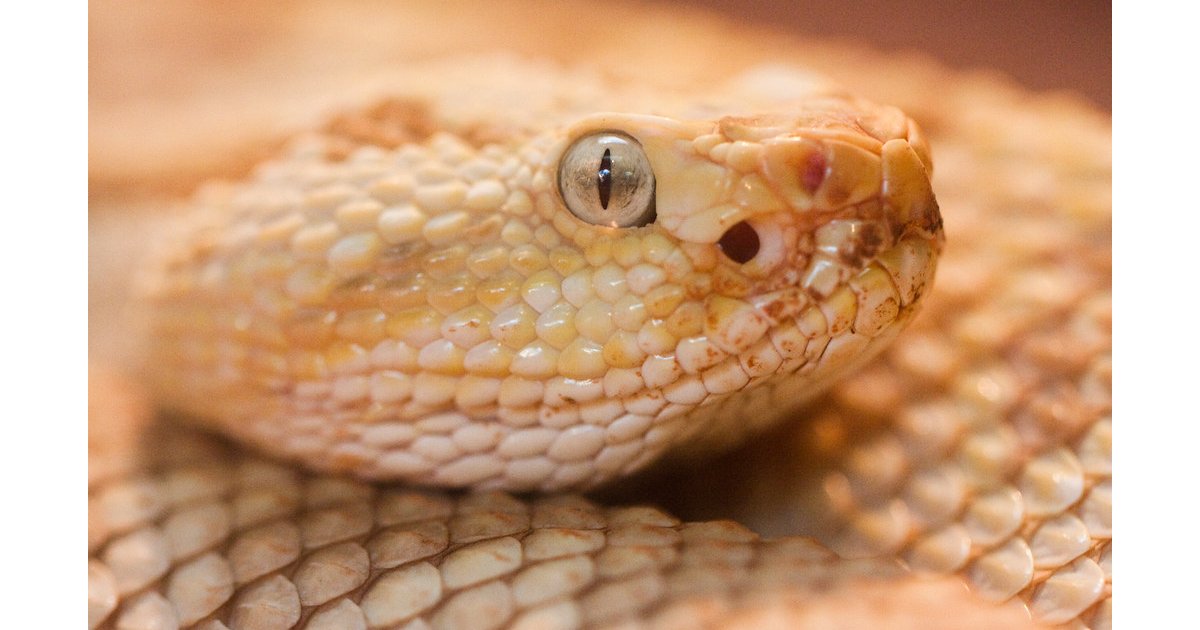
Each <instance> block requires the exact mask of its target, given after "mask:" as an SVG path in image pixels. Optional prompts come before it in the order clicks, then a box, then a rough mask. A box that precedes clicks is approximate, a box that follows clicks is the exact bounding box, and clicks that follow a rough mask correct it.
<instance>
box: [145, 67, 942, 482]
mask: <svg viewBox="0 0 1200 630" xmlns="http://www.w3.org/2000/svg"><path fill="white" fill-rule="evenodd" d="M451 67H453V68H454V69H455V70H456V71H457V72H460V73H462V74H464V75H466V76H489V75H499V76H505V77H506V80H505V81H504V82H503V83H502V84H499V85H483V86H478V87H476V88H475V89H474V90H471V91H470V92H469V93H468V94H463V93H461V92H460V90H462V89H463V86H464V84H463V83H462V82H457V83H451V82H447V81H444V80H443V81H441V82H437V83H434V82H433V80H432V79H429V80H418V82H419V83H420V84H422V85H425V86H427V87H426V89H427V90H428V91H430V92H431V94H430V95H429V96H428V97H424V98H422V99H419V100H418V99H415V98H413V97H408V99H407V100H406V99H404V98H401V99H397V100H389V101H387V102H384V103H383V104H381V105H377V106H374V107H372V108H370V109H368V110H367V111H365V112H362V113H356V114H350V115H347V116H344V117H342V118H341V119H339V120H337V121H335V122H334V123H333V124H332V125H331V128H330V130H329V131H328V132H327V133H326V134H324V135H318V136H315V137H312V138H307V139H304V140H301V141H298V142H296V143H295V146H294V147H293V148H292V149H291V150H290V151H289V152H288V154H287V155H286V156H285V157H283V158H282V159H280V160H277V161H274V162H271V163H268V164H265V165H263V166H261V167H260V168H259V169H258V172H257V175H256V177H255V178H254V179H252V180H251V181H250V182H248V183H247V184H245V185H242V186H236V187H231V188H230V189H228V190H222V191H211V192H210V193H209V194H208V195H206V196H205V198H204V199H203V200H202V201H201V203H200V205H201V207H200V208H199V212H198V213H197V217H196V218H191V217H189V218H188V219H187V221H188V224H187V225H186V227H185V234H184V235H183V237H182V238H181V240H180V241H179V242H177V243H175V242H172V243H168V244H167V245H166V247H165V248H164V249H165V251H164V252H163V253H162V254H161V257H162V258H163V259H164V260H165V261H166V262H165V263H164V264H163V265H162V267H163V269H162V272H161V275H159V276H157V277H154V278H151V279H150V280H149V281H148V285H149V286H148V289H147V292H148V294H149V295H148V298H147V301H148V302H149V304H148V305H147V306H146V308H147V309H148V310H149V311H150V315H151V319H152V321H151V322H150V327H151V329H152V335H153V336H152V338H151V348H152V350H153V355H152V358H151V364H152V365H153V366H154V369H153V370H152V371H150V372H149V376H150V377H151V378H152V379H153V380H154V381H155V383H156V385H157V395H158V398H159V399H160V400H163V401H165V403H166V404H168V405H172V406H174V407H176V408H179V409H182V410H184V411H187V412H188V413H190V414H192V415H194V416H197V417H200V418H204V419H207V420H209V421H211V422H212V423H214V425H216V426H219V427H220V428H221V430H222V431H225V432H227V433H229V434H232V435H235V436H237V437H238V438H239V439H241V440H244V441H246V442H249V443H252V444H255V445H256V446H258V447H259V448H262V449H264V450H266V451H268V452H272V453H276V454H279V455H282V456H286V457H289V458H292V459H295V460H298V461H301V462H303V463H305V464H306V465H309V466H313V467H317V468H321V469H324V470H333V471H340V472H348V473H353V474H355V475H358V476H362V477H367V478H375V479H391V480H402V481H409V482H415V483H420V484H425V485H429V484H433V485H441V486H452V487H473V488H477V489H486V488H500V489H505V490H541V491H554V490H561V489H564V488H578V487H589V486H593V485H596V484H597V483H601V482H604V481H608V480H610V479H612V478H614V477H617V476H622V475H628V474H630V473H632V472H634V471H637V470H639V469H641V468H643V467H644V466H645V465H646V464H648V463H650V462H651V461H654V460H655V459H657V458H658V457H659V456H660V455H661V454H662V453H663V452H664V451H665V450H667V449H669V448H672V447H674V448H678V447H679V445H681V444H685V443H688V442H697V441H699V442H702V443H703V444H702V447H704V448H713V447H715V446H717V445H721V446H724V445H728V444H730V443H734V442H736V441H738V440H740V439H741V438H742V437H744V435H745V434H746V433H747V432H749V431H753V430H756V429H760V428H762V427H764V426H769V425H770V424H772V423H773V422H775V421H776V420H778V419H779V418H782V417H784V416H785V415H786V414H787V413H789V412H790V411H791V410H793V409H794V408H795V407H796V406H797V405H798V404H799V403H801V402H803V401H805V400H808V399H811V398H812V397H813V396H814V395H816V394H817V393H819V391H820V388H821V387H823V386H825V385H827V384H828V383H830V382H832V381H833V380H834V379H836V378H839V377H840V376H841V375H843V374H846V373H848V372H850V371H852V370H853V369H855V368H857V367H859V366H861V365H862V363H863V362H864V361H866V360H867V359H869V358H870V357H871V356H873V355H874V354H876V353H877V352H878V351H879V350H880V349H881V348H882V346H883V345H884V344H886V343H887V342H888V341H890V340H891V339H892V338H893V337H895V335H896V333H897V332H898V331H899V330H900V328H901V327H902V325H903V324H904V323H906V322H907V321H908V320H909V319H910V317H911V316H912V314H913V313H914V312H915V310H916V308H917V306H918V304H919V300H920V298H921V297H922V296H923V295H924V294H925V293H926V290H927V288H928V286H929V284H930V283H931V280H932V276H933V269H934V265H935V262H936V259H937V253H938V252H939V251H940V248H941V242H942V234H941V216H940V214H939V213H938V208H937V204H936V202H935V201H934V199H933V194H932V191H931V189H930V185H929V175H928V172H927V167H926V164H928V163H929V161H930V159H929V151H928V147H927V146H926V144H925V141H924V138H923V137H922V136H921V133H920V131H919V129H918V128H917V127H916V125H915V124H914V123H913V122H912V121H910V120H908V119H907V118H906V117H905V116H904V115H903V114H902V113H900V112H899V111H898V110H896V109H894V108H887V107H881V106H877V105H874V104H871V103H868V102H866V101H863V100H861V99H855V98H851V97H848V96H843V95H842V94H840V93H838V92H836V91H833V90H831V89H830V88H827V87H824V86H822V85H820V84H817V83H814V82H812V81H811V80H809V79H808V78H807V77H804V76H803V75H782V74H781V73H770V72H759V73H754V72H751V73H747V74H745V75H741V76H737V77H733V78H732V79H731V80H730V81H727V82H725V83H720V84H715V85H713V86H712V90H711V91H710V92H701V93H697V92H694V91H687V92H683V93H672V92H670V91H667V90H661V89H659V90H654V91H653V94H648V93H647V91H646V90H645V88H633V87H625V86H623V85H622V84H621V83H618V82H615V81H610V80H605V79H603V78H601V77H598V76H593V75H589V74H588V73H586V72H583V71H581V70H577V69H571V70H564V71H552V70H548V69H542V68H537V67H534V66H530V65H527V64H521V63H516V62H513V61H511V60H502V59H501V60H488V59H482V60H470V59H468V60H457V61H454V62H452V63H451ZM446 71H447V70H446V68H445V67H436V66H435V67H434V68H433V69H431V71H430V76H431V77H433V76H436V75H439V74H443V73H445V72H446ZM468 85H469V84H468ZM528 85H550V86H553V88H552V89H548V90H547V95H546V102H545V103H539V102H538V99H537V98H536V97H530V96H528V95H525V94H524V92H526V90H525V87H524V86H528ZM429 86H445V87H444V90H445V92H444V93H442V94H438V93H436V92H435V91H434V88H433V87H429ZM519 96H525V98H519ZM512 103H518V104H519V105H518V106H517V107H515V108H514V107H513V106H512V105H511V104H512ZM609 111H612V112H616V113H604V112H609ZM624 111H633V112H638V113H619V112H624ZM592 112H601V113H592ZM711 112H718V115H716V116H713V115H712V114H711ZM606 130H618V131H620V132H623V133H625V134H628V135H629V136H631V137H632V138H634V139H636V140H637V141H638V142H639V143H640V144H641V146H642V148H643V149H644V151H645V154H646V156H647V158H648V160H649V166H650V168H651V169H652V170H653V173H654V177H655V181H654V183H653V188H654V200H655V209H656V220H654V221H653V222H652V223H651V224H649V225H646V226H644V227H628V228H614V227H609V226H607V225H592V224H590V223H587V222H585V221H583V220H581V219H580V218H578V217H576V216H575V215H573V214H572V213H571V211H570V210H568V208H567V207H566V205H565V204H564V201H563V198H562V197H561V196H560V193H559V177H558V176H557V174H558V171H559V164H560V163H561V157H562V155H563V152H564V151H565V150H566V149H567V147H568V146H569V145H570V144H571V143H572V142H574V141H575V140H576V139H578V138H583V137H587V136H589V135H590V134H593V133H596V132H600V131H606ZM423 133H424V134H429V135H428V137H427V138H426V137H421V135H422V134H423ZM393 136H394V137H393ZM585 175H589V174H588V173H585ZM585 181H590V180H585ZM648 185H649V184H648ZM747 226H749V227H747ZM739 229H740V230H742V231H750V232H752V233H753V234H754V235H755V238H757V239H758V242H759V246H758V247H757V253H756V254H754V252H747V258H749V254H754V255H753V257H752V258H749V259H748V260H744V261H743V262H737V261H735V260H733V259H731V257H730V256H729V255H727V254H726V253H723V251H722V246H721V245H720V244H719V242H720V241H721V240H722V239H723V238H725V237H724V236H723V235H725V234H727V233H736V231H737V230H739Z"/></svg>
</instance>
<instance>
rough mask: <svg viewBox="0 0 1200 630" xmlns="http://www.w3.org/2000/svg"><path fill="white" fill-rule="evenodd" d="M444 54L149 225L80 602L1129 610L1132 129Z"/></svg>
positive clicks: (103, 379)
mask: <svg viewBox="0 0 1200 630" xmlns="http://www.w3.org/2000/svg"><path fill="white" fill-rule="evenodd" d="M412 72H413V73H414V74H413V76H414V77H416V78H415V79H414V80H412V81H411V82H409V83H406V84H404V85H396V86H392V90H393V93H392V94H389V95H388V96H386V97H385V98H382V99H379V100H376V101H374V102H372V103H370V104H368V105H366V106H364V107H360V108H357V109H352V110H348V111H346V112H344V113H342V114H340V115H338V116H335V117H333V118H332V119H331V120H329V121H328V122H327V123H325V124H324V125H323V126H321V127H320V128H318V129H317V130H316V131H314V132H311V133H306V134H302V135H300V136H298V137H296V138H294V139H293V140H292V141H290V142H289V143H288V144H287V146H286V147H284V148H283V149H281V151H280V152H279V154H278V155H276V156H274V157H272V158H271V159H269V160H267V161H265V162H264V163H262V164H260V165H259V166H257V167H255V168H254V170H253V172H252V173H250V174H248V175H247V176H246V177H244V178H242V179H241V180H240V181H236V182H233V183H219V184H213V185H209V186H206V187H205V188H203V189H202V190H201V191H200V192H198V193H197V194H196V196H195V197H194V199H193V200H192V201H191V202H189V212H188V213H187V214H186V215H185V216H184V217H182V218H181V219H180V220H179V221H178V223H179V224H178V225H176V226H174V230H173V232H174V235H173V236H172V237H170V238H164V239H163V240H162V242H160V243H155V244H154V245H155V250H156V251H155V253H154V255H153V257H152V261H153V262H151V263H149V264H147V265H146V268H145V269H143V270H142V272H141V273H140V275H139V277H138V278H137V286H138V294H139V296H138V299H137V305H136V307H135V310H136V312H137V315H138V316H139V318H140V320H141V321H140V324H141V329H142V330H143V331H144V334H145V339H146V341H145V357H146V358H145V360H144V363H143V364H142V365H143V369H142V371H141V372H140V373H139V376H137V378H136V380H135V381H134V380H129V379H127V378H125V377H123V376H120V375H114V374H113V373H111V372H110V371H108V370H105V369H103V368H100V367H97V368H94V369H93V370H92V376H91V379H90V381H91V382H90V384H89V389H90V391H91V394H90V403H89V509H88V519H89V522H88V548H89V560H88V627H89V628H174V627H196V628H209V629H214V628H294V627H307V628H497V627H514V628H580V627H621V628H625V627H653V628H658V627H681V628H682V627H688V628H690V627H862V626H874V625H879V624H882V623H887V624H889V625H896V627H918V625H919V626H921V627H930V626H933V627H939V626H938V624H939V623H941V624H944V627H962V626H963V625H969V626H972V627H975V626H978V627H1018V626H1021V625H1022V624H1025V625H1029V624H1066V625H1068V626H1070V627H1092V628H1106V627H1109V626H1110V625H1111V614H1112V612H1111V611H1112V603H1111V602H1112V600H1111V591H1112V586H1111V584H1112V575H1111V573H1112V569H1111V564H1112V560H1111V557H1112V541H1111V538H1112V535H1111V493H1112V491H1111V434H1112V422H1111V370H1112V360H1111V295H1110V286H1111V254H1110V245H1109V243H1110V240H1111V235H1110V232H1111V228H1110V212H1111V211H1110V205H1111V202H1110V200H1109V196H1108V190H1107V187H1108V183H1109V181H1110V178H1111V165H1110V161H1111V158H1110V151H1109V150H1108V149H1109V147H1108V145H1107V143H1108V136H1107V133H1108V132H1107V127H1106V126H1105V125H1106V121H1104V120H1102V119H1101V120H1097V116H1095V115H1092V113H1091V112H1090V110H1088V108H1086V107H1085V106H1080V105H1078V104H1076V103H1073V102H1061V101H1055V100H1049V101H1047V100H1041V99H1037V98H1034V97H1031V96H1029V95H1027V94H1025V93H1024V92H1021V91H1019V90H1006V89H1003V88H999V87H997V86H994V85H988V84H985V85H984V86H983V87H980V86H979V85H975V84H970V83H969V82H964V85H963V87H961V88H959V91H958V92H957V93H952V94H943V95H940V96H941V98H940V99H938V102H937V103H936V104H935V105H929V106H928V107H927V108H926V109H924V110H923V112H922V113H924V114H925V116H926V119H925V120H923V121H922V123H920V124H918V122H916V121H915V120H914V119H912V118H909V116H908V115H906V114H905V113H903V112H902V111H901V110H899V109H897V108H895V107H890V106H882V105H877V104H875V103H873V102H872V101H868V100H866V99H863V98H860V97H856V96H853V95H852V94H850V93H849V92H847V91H845V90H843V89H842V88H839V87H836V86H835V85H832V84H830V83H829V82H827V81H825V80H823V79H820V78H818V77H816V76H814V75H813V74H811V73H809V72H806V71H803V70H798V69H796V68H792V67H788V66H782V65H769V66H760V67H755V68H751V69H746V70H744V71H741V72H738V73H733V74H730V75H729V76H727V77H725V79H724V80H721V81H709V82H706V84H705V85H703V86H696V85H689V86H683V87H681V86H679V85H672V84H667V83H665V82H664V83H660V84H656V83H654V82H650V81H631V80H622V78H621V77H620V76H614V75H612V74H606V73H604V72H597V71H594V70H589V69H587V68H582V67H577V66H576V67H571V66H565V65H560V64H556V63H543V62H538V61H530V60H526V59H522V58H516V57H510V56H500V57H492V56H485V57H468V58H453V59H449V60H445V61H442V62H430V63H428V64H427V65H425V66H424V67H422V68H417V69H414V70H413V71H412ZM925 98H926V99H928V98H929V97H928V96H926V97H925ZM1101 118H1102V117H1101ZM935 155H936V160H935V159H934V156H935ZM935 163H936V165H937V170H936V172H937V175H936V177H935V176H934V172H935V171H934V165H935ZM935 190H936V191H937V192H936V195H935ZM943 218H944V225H943ZM935 270H936V281H935ZM159 410H161V411H159ZM722 453H725V454H724V455H722ZM652 466H653V470H651V471H649V472H648V473H646V472H639V471H642V469H645V468H647V467H652ZM630 475H634V478H633V479H625V478H626V477H628V476H630ZM597 487H603V488H606V489H602V490H601V491H600V492H599V493H598V494H597V493H595V492H593V493H590V494H580V492H581V491H589V490H592V489H594V488H597ZM606 493H609V494H606ZM622 493H624V496H623V495H622ZM627 496H632V497H633V498H634V500H633V501H632V502H628V503H627V502H625V499H626V497H627ZM662 504H673V505H675V506H676V507H675V511H678V512H684V513H687V514H689V517H688V518H680V517H678V516H675V515H674V514H672V512H671V511H668V510H665V509H663V508H661V507H658V505H662ZM697 506H699V507H697ZM708 514H713V515H715V516H716V517H717V518H715V519H714V520H700V519H699V518H691V515H699V516H705V515H708ZM735 516H741V517H742V519H741V520H743V521H744V522H742V523H739V522H737V521H735V520H732V517H735ZM963 585H966V586H967V588H965V589H964V588H963ZM905 623H908V624H910V625H908V626H905V625H904V624H905ZM897 624H898V625H897Z"/></svg>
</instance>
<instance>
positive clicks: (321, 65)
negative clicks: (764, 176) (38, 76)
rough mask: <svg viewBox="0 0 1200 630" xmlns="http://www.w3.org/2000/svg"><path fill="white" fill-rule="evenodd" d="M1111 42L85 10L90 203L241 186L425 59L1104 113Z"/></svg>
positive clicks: (708, 11)
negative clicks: (932, 85) (293, 135)
mask: <svg viewBox="0 0 1200 630" xmlns="http://www.w3.org/2000/svg"><path fill="white" fill-rule="evenodd" d="M1111 42H1112V18H1111V5H1110V4H1109V3H1107V2H1102V1H1097V0H1059V1H1056V2H1044V1H1039V0H1009V1H1008V2H982V1H980V2H962V1H954V0H924V1H918V0H893V1H875V2H827V1H813V0H801V1H788V0H756V1H749V2H738V1H736V0H699V1H698V2H680V1H678V0H675V1H671V0H652V1H651V0H642V1H641V2H632V1H623V0H606V1H605V2H579V1H576V0H559V1H556V2H540V1H534V0H504V1H494V2H486V3H478V2H466V1H462V0H437V1H435V0H402V1H393V0H289V1H287V2H280V1H277V0H240V1H234V2H221V1H216V0H93V1H92V2H91V3H90V4H89V43H88V65H89V77H88V92H89V122H90V124H89V147H90V162H91V164H90V168H89V174H90V177H89V183H90V184H91V186H90V194H91V198H92V199H93V200H94V201H95V200H101V199H106V198H117V197H120V198H127V197H128V195H129V194H131V193H140V194H147V193H160V192H171V193H174V194H181V193H184V192H186V191H187V190H190V189H191V188H192V187H194V186H195V184H196V183H197V182H198V181H199V180H201V179H203V178H204V177H206V176H210V175H214V174H215V175H220V174H229V173H236V172H237V169H236V168H235V169H233V170H231V165H234V164H238V165H241V166H243V167H244V164H245V163H246V162H247V161H250V160H256V159H257V158H258V157H261V156H259V155H258V154H255V153H254V152H252V151H248V150H247V147H251V146H254V145H255V144H256V143H257V144H259V145H261V144H263V143H264V142H265V141H266V140H267V139H268V138H273V137H277V136H280V135H281V134H286V133H290V132H291V131H294V130H296V129H299V128H303V127H304V126H307V125H310V124H312V118H313V117H314V116H317V115H319V114H320V115H323V114H327V113H328V111H329V110H330V109H331V108H336V107H337V106H339V105H341V106H345V105H346V104H347V103H350V102H353V101H352V98H351V96H352V94H353V93H354V92H355V90H356V89H358V88H357V86H360V85H361V84H363V83H364V82H365V77H368V76H372V75H377V74H378V73H379V72H381V71H385V70H388V69H395V68H398V67H402V66H403V65H404V64H405V63H408V62H410V61H416V60H420V59H422V58H426V57H432V56H444V55H449V54H457V53H463V52H478V51H491V50H496V49H507V50H511V51H516V52H518V53H521V54H528V55H534V56H539V57H548V58H552V59H558V60H560V61H564V62H567V63H572V64H580V63H581V64H591V65H595V66H601V67H608V66H620V68H621V70H622V71H627V70H631V69H632V70H633V71H635V72H654V71H655V69H656V68H658V69H662V70H663V71H666V72H677V71H678V70H677V69H678V68H680V67H682V66H690V67H692V68H696V69H699V70H700V71H703V70H704V69H705V68H712V69H713V70H714V71H717V70H721V69H726V70H727V69H729V68H730V67H733V66H736V65H738V64H746V63H755V62H761V61H763V60H772V61H774V60H786V61H791V62H796V63H800V64H804V65H809V66H814V67H815V68H816V69H818V70H819V71H821V72H824V73H827V74H830V75H832V76H833V77H834V78H835V79H837V80H839V81H841V82H843V83H849V84H850V87H852V88H853V89H856V90H860V91H863V92H865V93H866V94H867V95H868V96H874V97H876V98H880V99H883V100H891V102H896V101H895V100H894V99H896V98H897V97H895V96H894V95H893V93H894V92H895V90H890V91H889V89H888V88H887V86H886V85H883V87H881V88H880V89H876V86H877V85H881V84H888V83H891V84H898V83H899V82H902V81H919V80H921V79H920V76H918V75H917V74H913V75H912V76H879V75H880V73H879V71H878V69H877V68H878V67H879V66H880V65H882V64H881V63H880V61H881V60H886V61H887V62H889V64H890V62H892V61H893V60H894V59H896V58H914V57H929V58H932V59H933V60H936V61H937V62H939V63H941V64H944V65H945V66H948V67H950V68H953V69H958V70H982V71H986V72H992V73H1001V74H1004V75H1007V76H1010V77H1012V78H1013V79H1015V80H1016V81H1017V82H1018V83H1020V84H1022V85H1024V86H1025V87H1028V88H1032V89H1035V90H1039V91H1041V90H1046V91H1070V92H1074V93H1076V94H1079V95H1082V96H1083V97H1084V98H1086V99H1088V100H1089V101H1090V102H1091V103H1092V104H1093V105H1095V106H1097V107H1098V108H1099V109H1101V110H1102V111H1109V110H1110V109H1111V102H1112V94H1111V80H1112V69H1111V68H1112V54H1111ZM868 51H873V52H870V53H869V52H868ZM696 78H701V77H700V75H698V76H697V77H696ZM860 79H861V80H860ZM897 104H901V105H903V103H897Z"/></svg>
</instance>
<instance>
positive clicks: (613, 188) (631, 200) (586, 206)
mask: <svg viewBox="0 0 1200 630" xmlns="http://www.w3.org/2000/svg"><path fill="white" fill-rule="evenodd" d="M558 191H559V194H561V195H562V198H563V201H564V202H565V203H566V204H567V208H569V209H570V210H571V213H572V214H574V215H575V216H577V217H579V218H580V219H583V220H584V221H587V222H588V223H591V224H593V225H604V226H609V227H639V226H642V225H647V224H650V223H653V222H654V219H655V212H654V171H653V170H651V168H650V160H648V159H646V153H645V152H644V151H642V145H640V144H638V141H637V140H634V139H633V138H631V137H629V136H628V135H626V134H623V133H621V132H619V131H602V132H599V133H593V134H591V135H587V136H584V137H582V138H580V139H578V140H576V141H575V142H574V144H572V145H571V146H570V147H569V148H568V149H567V151H566V153H564V154H563V157H562V161H561V162H560V163H559V165H558Z"/></svg>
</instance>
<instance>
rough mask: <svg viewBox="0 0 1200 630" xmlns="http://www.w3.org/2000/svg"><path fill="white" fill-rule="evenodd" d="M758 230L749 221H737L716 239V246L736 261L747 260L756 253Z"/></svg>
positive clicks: (743, 261)
mask: <svg viewBox="0 0 1200 630" xmlns="http://www.w3.org/2000/svg"><path fill="white" fill-rule="evenodd" d="M758 246H759V240H758V232H757V231H755V229H754V227H752V226H751V225H750V224H749V223H746V222H745V221H739V222H738V223H737V225H735V226H733V227H731V228H729V229H728V230H726V231H725V233H724V234H722V235H721V240H719V241H717V247H720V248H721V251H722V252H723V253H724V254H725V255H726V256H728V257H729V259H730V260H732V261H734V262H736V263H745V262H748V261H749V260H750V259H751V258H754V257H755V256H756V255H757V254H758Z"/></svg>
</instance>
